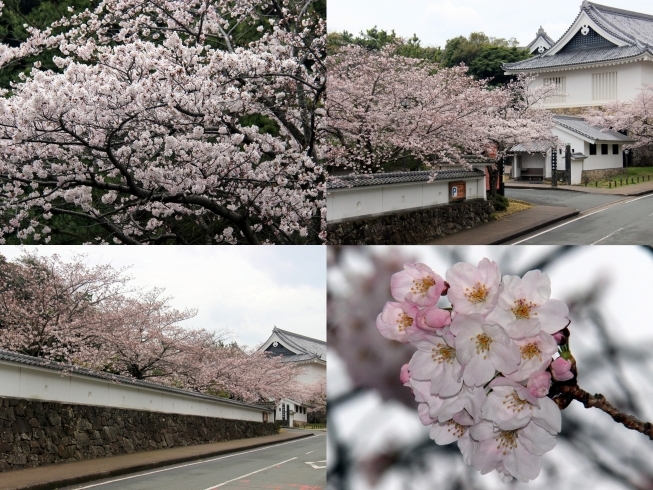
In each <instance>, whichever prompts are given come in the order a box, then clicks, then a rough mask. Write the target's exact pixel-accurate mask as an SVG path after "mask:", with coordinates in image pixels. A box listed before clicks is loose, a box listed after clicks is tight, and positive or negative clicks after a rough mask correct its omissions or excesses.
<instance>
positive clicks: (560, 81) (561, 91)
mask: <svg viewBox="0 0 653 490" xmlns="http://www.w3.org/2000/svg"><path fill="white" fill-rule="evenodd" d="M544 85H545V86H549V85H553V86H554V87H555V91H556V92H558V94H557V95H553V96H551V97H547V98H546V103H547V104H556V103H560V102H566V101H567V95H566V93H567V77H552V78H545V79H544Z"/></svg>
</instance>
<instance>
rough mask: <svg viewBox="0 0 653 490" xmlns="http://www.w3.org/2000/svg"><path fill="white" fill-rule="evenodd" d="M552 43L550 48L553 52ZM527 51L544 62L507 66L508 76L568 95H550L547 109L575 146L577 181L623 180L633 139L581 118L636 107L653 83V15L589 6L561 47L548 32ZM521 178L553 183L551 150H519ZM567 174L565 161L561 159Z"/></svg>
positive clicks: (559, 132)
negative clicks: (617, 106)
mask: <svg viewBox="0 0 653 490" xmlns="http://www.w3.org/2000/svg"><path fill="white" fill-rule="evenodd" d="M547 45H548V46H547ZM527 49H529V51H530V52H531V53H533V54H535V55H536V56H534V57H532V58H529V59H527V60H523V61H519V62H516V63H505V64H504V65H503V68H504V70H505V73H506V74H510V75H516V74H520V73H524V74H527V75H532V76H534V77H535V80H534V81H533V85H534V86H535V87H537V86H542V85H555V86H556V88H557V92H559V93H560V95H556V96H553V97H549V98H548V99H546V100H545V102H544V107H546V108H550V109H551V110H553V111H554V112H556V113H558V114H561V115H558V116H555V118H554V121H553V122H554V127H553V129H552V131H553V133H554V135H556V136H558V138H559V139H560V140H561V141H562V142H563V143H565V144H568V145H570V147H571V150H572V151H571V153H572V156H571V160H572V163H571V169H570V170H571V172H570V173H571V183H572V184H579V183H581V181H582V180H583V179H584V178H587V179H591V178H596V177H604V176H607V175H610V174H611V173H612V174H616V173H618V172H619V170H617V169H619V168H622V167H623V166H624V162H625V159H624V152H623V145H624V144H628V143H632V140H631V139H630V138H628V137H627V136H624V135H623V134H620V133H616V132H613V131H602V130H601V129H600V128H596V127H593V126H591V125H590V124H588V123H587V122H585V121H584V120H583V119H582V118H580V117H573V116H565V115H562V114H575V115H578V114H579V113H581V112H582V110H583V109H584V108H587V107H592V106H595V107H596V106H603V105H606V104H608V103H610V102H613V101H616V100H621V101H628V100H631V99H632V98H634V97H635V95H637V93H638V91H639V90H640V89H641V88H642V86H643V85H646V84H653V15H648V14H641V13H638V12H631V11H627V10H621V9H617V8H613V7H606V6H604V5H598V4H596V3H593V2H588V1H587V0H585V1H583V3H582V4H581V8H580V12H579V14H578V16H577V17H576V19H575V20H574V22H573V24H572V25H571V27H569V29H567V31H566V32H565V33H564V34H563V36H562V37H561V38H560V39H559V40H558V41H557V42H554V43H551V38H550V37H548V36H547V35H546V33H545V32H544V30H543V29H542V28H541V27H540V30H539V31H538V32H537V37H536V39H535V40H534V41H533V42H532V43H531V44H529V45H528V47H527ZM512 150H513V152H514V154H515V156H514V161H513V165H512V168H511V176H512V177H513V178H529V177H534V178H539V179H541V178H550V177H551V149H548V148H544V147H541V148H540V147H538V144H537V143H535V144H530V145H529V144H522V145H517V146H515V147H514V148H512ZM558 168H559V169H563V170H564V155H559V156H558Z"/></svg>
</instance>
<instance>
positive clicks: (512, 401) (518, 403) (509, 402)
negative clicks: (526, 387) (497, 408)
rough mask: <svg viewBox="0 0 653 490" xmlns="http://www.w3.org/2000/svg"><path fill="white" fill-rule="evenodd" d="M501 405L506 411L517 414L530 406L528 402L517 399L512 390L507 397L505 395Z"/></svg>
mask: <svg viewBox="0 0 653 490" xmlns="http://www.w3.org/2000/svg"><path fill="white" fill-rule="evenodd" d="M503 404H504V405H505V406H506V408H507V409H509V410H512V411H513V412H517V413H519V412H523V411H524V410H525V409H527V408H529V406H532V405H531V404H530V402H528V401H526V400H522V399H521V398H519V396H518V395H517V392H516V391H515V390H513V391H512V393H510V394H509V395H506V399H505V400H504V401H503Z"/></svg>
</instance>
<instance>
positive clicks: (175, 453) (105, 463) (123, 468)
mask: <svg viewBox="0 0 653 490" xmlns="http://www.w3.org/2000/svg"><path fill="white" fill-rule="evenodd" d="M311 435H313V432H312V431H309V430H306V431H284V430H283V429H282V431H281V434H275V435H272V436H263V437H252V438H251V439H239V440H237V441H227V442H217V443H214V444H201V445H199V446H186V447H177V448H172V449H158V450H156V451H143V452H138V453H132V454H121V455H120V456H111V457H108V458H98V459H88V460H85V461H76V462H74V463H60V464H52V465H47V466H40V467H38V468H29V469H25V470H16V471H8V472H5V473H0V490H51V489H55V488H61V487H65V486H68V485H76V484H78V483H84V482H88V481H93V480H99V479H102V478H108V477H113V476H118V475H124V474H127V473H135V472H138V471H143V470H149V469H152V468H159V467H161V466H169V465H173V464H178V463H183V462H186V461H192V460H195V459H202V458H208V457H212V456H217V455H220V454H227V453H233V452H238V451H243V450H248V449H253V448H257V447H261V446H268V445H270V444H276V443H280V442H286V441H291V440H295V439H301V438H303V437H309V436H311Z"/></svg>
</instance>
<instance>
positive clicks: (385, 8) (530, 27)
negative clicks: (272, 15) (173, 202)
mask: <svg viewBox="0 0 653 490" xmlns="http://www.w3.org/2000/svg"><path fill="white" fill-rule="evenodd" d="M596 3H598V4H601V5H608V6H611V7H617V8H620V9H625V10H634V11H636V12H642V13H646V14H653V2H651V0H601V1H598V2H596ZM580 5H581V0H571V1H570V0H547V1H542V0H329V1H328V7H327V8H328V11H327V21H328V28H329V31H330V32H341V31H343V30H346V31H349V32H351V33H353V34H358V33H360V32H361V31H365V30H367V29H370V28H372V27H374V26H375V25H376V26H377V27H378V28H379V29H385V30H387V31H391V30H392V29H394V30H395V32H396V33H397V34H398V35H400V36H403V37H411V36H412V35H413V34H417V37H419V38H420V39H421V40H422V46H441V47H444V45H445V43H446V41H447V39H451V38H453V37H457V36H460V35H463V36H469V34H470V33H471V32H475V31H481V32H484V33H485V34H487V35H488V36H491V37H503V38H507V39H509V38H511V37H514V38H517V40H518V41H519V43H520V46H526V45H527V44H528V43H530V42H531V41H532V40H533V39H535V33H536V32H537V29H538V28H539V27H540V25H541V26H542V27H544V30H545V31H546V32H547V34H548V35H549V36H551V37H552V38H553V39H554V40H556V41H557V40H558V38H559V37H560V36H562V34H564V32H565V31H566V30H567V29H568V28H569V26H571V24H572V22H573V21H574V19H575V18H576V16H577V15H578V13H579V11H580Z"/></svg>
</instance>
